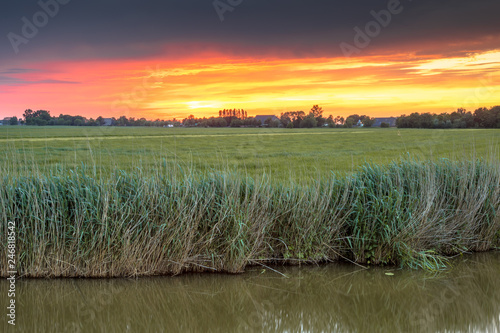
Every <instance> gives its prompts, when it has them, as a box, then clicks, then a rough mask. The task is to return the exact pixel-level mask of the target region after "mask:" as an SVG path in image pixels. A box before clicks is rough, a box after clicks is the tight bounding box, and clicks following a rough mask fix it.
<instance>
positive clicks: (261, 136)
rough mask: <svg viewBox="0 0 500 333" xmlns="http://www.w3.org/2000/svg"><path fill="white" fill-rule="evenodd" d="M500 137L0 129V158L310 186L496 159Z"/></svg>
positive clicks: (363, 131)
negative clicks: (369, 172) (231, 175)
mask: <svg viewBox="0 0 500 333" xmlns="http://www.w3.org/2000/svg"><path fill="white" fill-rule="evenodd" d="M499 142H500V130H484V129H481V130H419V129H416V130H413V129H402V130H398V129H380V128H373V129H369V128H359V129H328V128H325V129H309V130H307V129H301V130H297V129H293V130H288V129H251V128H248V129H246V128H238V129H230V128H223V129H211V128H207V129H199V128H141V127H135V128H122V127H121V128H118V127H91V128H88V127H12V126H5V127H3V128H2V127H0V146H2V147H4V149H2V151H1V155H0V158H5V159H8V160H9V161H10V162H11V163H14V165H16V166H17V169H18V170H21V169H22V168H26V167H28V168H29V167H31V166H32V165H33V163H34V164H36V165H37V167H38V168H40V167H47V166H49V167H50V166H54V165H58V166H64V167H70V168H75V167H79V166H81V165H82V163H84V164H86V165H93V166H97V167H104V168H107V169H122V170H126V171H130V170H132V169H135V168H137V167H139V168H141V169H143V171H144V170H153V169H155V168H158V167H159V165H167V166H169V167H170V168H171V169H174V166H180V167H182V168H189V169H190V170H197V171H206V170H213V169H215V170H225V171H227V170H230V171H236V172H239V173H242V174H247V175H250V176H252V177H254V176H259V175H262V174H264V173H266V174H271V175H272V178H273V179H280V180H285V179H286V180H288V179H294V180H297V179H307V180H309V179H316V178H318V177H319V176H321V175H324V174H326V173H329V172H331V171H333V172H340V173H350V172H353V171H354V170H356V168H357V167H359V166H360V165H362V164H364V163H366V162H370V163H376V164H387V163H389V162H391V161H398V160H400V159H401V157H407V156H408V155H410V156H411V157H412V158H417V159H421V160H429V159H433V160H436V159H439V158H448V159H452V160H457V159H470V158H473V157H487V156H490V155H492V153H493V154H495V152H494V151H495V150H496V149H497V148H496V147H497V146H498V143H499Z"/></svg>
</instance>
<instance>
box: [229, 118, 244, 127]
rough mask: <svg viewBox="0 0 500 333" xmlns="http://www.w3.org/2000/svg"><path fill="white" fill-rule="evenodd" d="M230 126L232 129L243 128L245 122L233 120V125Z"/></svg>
mask: <svg viewBox="0 0 500 333" xmlns="http://www.w3.org/2000/svg"><path fill="white" fill-rule="evenodd" d="M229 126H231V127H241V126H243V120H241V119H238V118H236V119H233V120H232V121H231V124H230V125H229Z"/></svg>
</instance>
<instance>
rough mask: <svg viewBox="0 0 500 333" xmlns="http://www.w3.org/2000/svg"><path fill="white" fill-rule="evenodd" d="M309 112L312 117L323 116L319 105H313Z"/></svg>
mask: <svg viewBox="0 0 500 333" xmlns="http://www.w3.org/2000/svg"><path fill="white" fill-rule="evenodd" d="M311 113H312V114H313V116H314V118H318V117H320V116H323V108H322V107H320V106H319V105H313V107H312V109H311Z"/></svg>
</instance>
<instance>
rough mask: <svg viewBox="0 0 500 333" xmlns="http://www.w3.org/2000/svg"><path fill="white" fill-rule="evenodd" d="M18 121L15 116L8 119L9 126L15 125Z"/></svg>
mask: <svg viewBox="0 0 500 333" xmlns="http://www.w3.org/2000/svg"><path fill="white" fill-rule="evenodd" d="M17 122H18V119H17V117H16V116H14V117H12V118H10V120H9V125H17Z"/></svg>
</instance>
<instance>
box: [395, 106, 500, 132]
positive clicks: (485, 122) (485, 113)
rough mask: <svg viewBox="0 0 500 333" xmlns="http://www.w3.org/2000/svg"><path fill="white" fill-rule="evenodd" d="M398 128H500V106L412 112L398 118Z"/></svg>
mask: <svg viewBox="0 0 500 333" xmlns="http://www.w3.org/2000/svg"><path fill="white" fill-rule="evenodd" d="M396 126H397V127H398V128H500V106H494V107H492V108H489V109H488V108H479V109H477V110H475V111H474V113H472V112H470V111H467V110H465V109H463V108H460V109H458V110H457V111H455V112H452V113H441V114H435V113H433V114H431V113H417V112H415V113H412V114H410V115H409V116H406V115H402V116H401V117H399V118H398V119H397V120H396Z"/></svg>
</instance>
